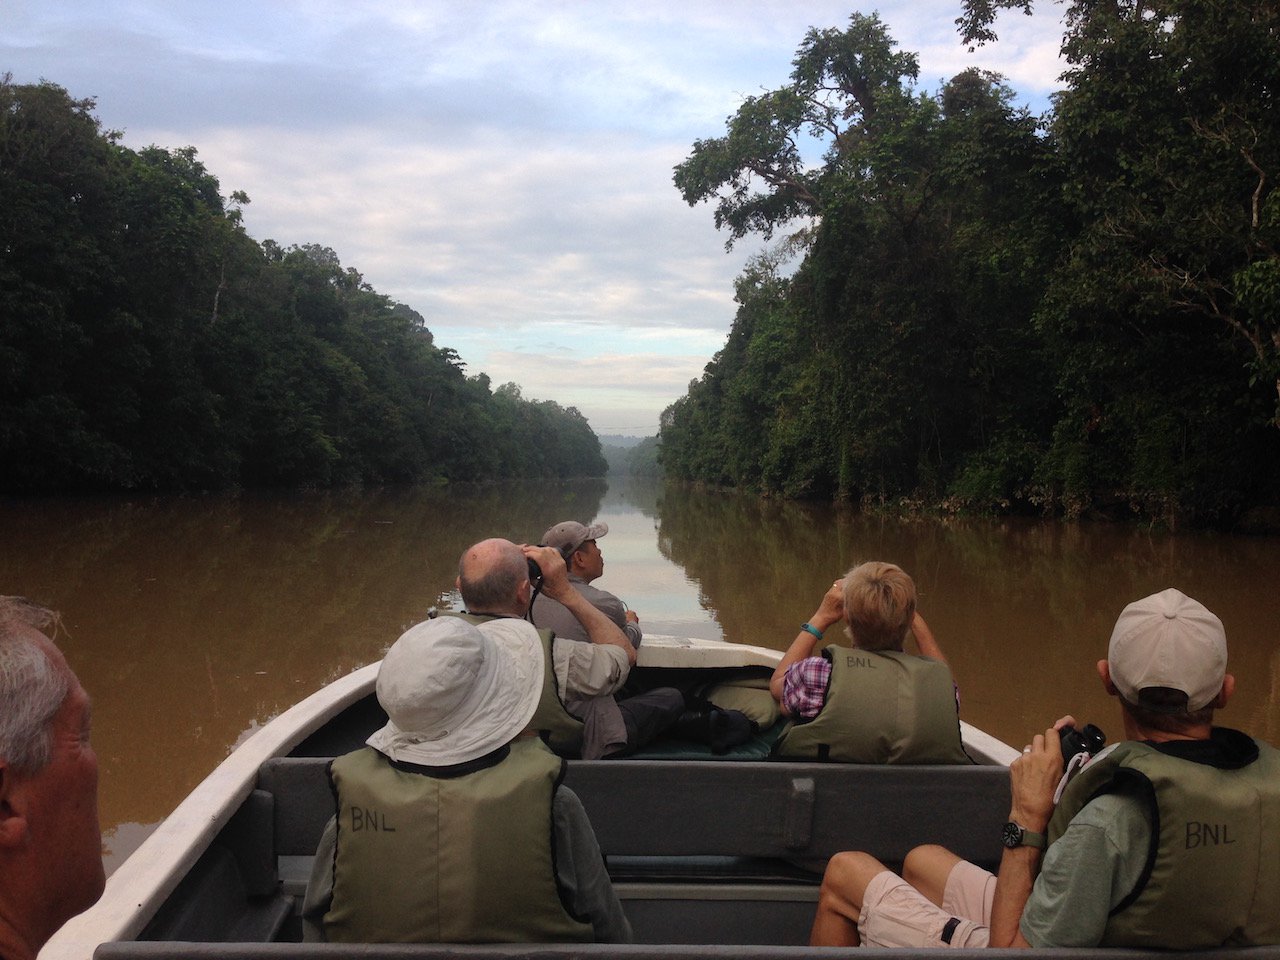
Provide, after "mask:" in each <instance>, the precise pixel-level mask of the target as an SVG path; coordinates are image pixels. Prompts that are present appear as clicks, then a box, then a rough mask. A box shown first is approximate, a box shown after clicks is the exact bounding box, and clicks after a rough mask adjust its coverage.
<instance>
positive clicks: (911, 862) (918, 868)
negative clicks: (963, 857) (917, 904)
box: [902, 843, 960, 903]
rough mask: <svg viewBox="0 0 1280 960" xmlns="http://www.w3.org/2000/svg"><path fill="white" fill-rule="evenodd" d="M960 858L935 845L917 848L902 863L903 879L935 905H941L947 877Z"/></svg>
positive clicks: (924, 845)
mask: <svg viewBox="0 0 1280 960" xmlns="http://www.w3.org/2000/svg"><path fill="white" fill-rule="evenodd" d="M959 862H960V858H959V857H957V856H956V855H955V854H954V853H952V852H951V851H950V850H948V849H947V848H946V847H940V846H938V845H937V844H935V843H926V844H923V845H921V846H919V847H915V848H914V849H913V850H911V852H910V853H908V854H907V856H906V858H905V859H904V860H903V861H902V879H904V880H906V881H907V883H909V884H911V886H913V887H915V888H916V889H917V890H919V891H920V892H921V893H923V894H924V895H925V896H926V897H928V898H929V899H930V900H932V901H933V902H934V903H940V902H941V897H942V893H943V891H944V890H945V889H946V885H947V877H948V876H950V874H951V870H952V868H953V867H955V865H956V864H957V863H959Z"/></svg>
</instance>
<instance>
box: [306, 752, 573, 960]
mask: <svg viewBox="0 0 1280 960" xmlns="http://www.w3.org/2000/svg"><path fill="white" fill-rule="evenodd" d="M562 768H563V761H562V760H561V759H560V758H558V757H556V756H554V755H553V754H552V753H551V752H550V751H549V750H548V749H547V748H546V747H545V746H544V745H543V744H542V743H541V742H540V741H537V740H533V739H526V740H521V741H516V742H514V743H512V744H511V746H510V753H509V755H508V756H507V757H506V758H505V759H503V760H502V761H501V762H499V763H497V764H496V765H494V766H490V767H486V768H484V769H481V770H477V771H475V772H472V773H467V774H463V775H460V776H456V777H438V776H431V775H429V774H426V773H420V772H417V771H416V770H415V771H412V772H411V771H407V770H404V769H399V768H397V767H396V766H394V765H392V763H391V762H390V761H389V760H388V759H387V758H386V757H385V756H383V755H382V754H381V753H379V752H378V751H376V750H374V749H373V748H371V747H365V748H363V749H361V750H357V751H355V752H354V753H349V754H346V755H345V756H342V757H338V758H337V759H336V760H334V761H333V763H332V765H331V766H330V776H331V777H332V780H333V786H334V792H335V796H336V797H337V804H338V815H337V828H338V842H337V852H336V854H335V856H334V870H333V902H332V905H331V906H330V908H329V911H328V913H327V914H325V918H324V927H325V936H326V937H327V938H328V939H329V940H330V941H336V942H343V943H441V942H444V943H454V942H456V943H513V942H526V941H534V942H563V941H589V940H591V939H592V929H591V925H590V924H588V923H583V922H579V921H577V920H575V919H573V918H572V917H570V916H569V914H568V913H567V911H566V910H565V907H564V904H563V903H562V901H561V899H560V893H559V890H558V888H557V886H556V881H555V864H554V861H553V857H552V837H551V817H552V813H551V804H552V797H553V794H554V791H555V788H556V784H557V783H558V781H559V780H560V777H561V771H562ZM417 769H419V770H421V769H425V768H417Z"/></svg>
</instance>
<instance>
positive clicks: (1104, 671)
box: [1098, 660, 1120, 697]
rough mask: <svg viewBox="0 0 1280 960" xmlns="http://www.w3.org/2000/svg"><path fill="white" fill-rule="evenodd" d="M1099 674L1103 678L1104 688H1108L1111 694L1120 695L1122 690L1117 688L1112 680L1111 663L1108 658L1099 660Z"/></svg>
mask: <svg viewBox="0 0 1280 960" xmlns="http://www.w3.org/2000/svg"><path fill="white" fill-rule="evenodd" d="M1098 676H1099V677H1101V678H1102V689H1104V690H1106V691H1107V693H1108V694H1109V695H1110V696H1113V697H1118V696H1120V691H1119V690H1117V689H1116V685H1115V684H1114V683H1112V682H1111V664H1110V663H1108V662H1107V661H1106V660H1099V661H1098Z"/></svg>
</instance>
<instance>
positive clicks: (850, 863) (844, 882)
mask: <svg viewBox="0 0 1280 960" xmlns="http://www.w3.org/2000/svg"><path fill="white" fill-rule="evenodd" d="M887 869H888V868H887V867H886V866H885V865H884V864H883V863H881V862H880V861H879V860H877V859H876V858H875V857H873V856H871V855H870V854H868V853H862V852H860V851H853V850H847V851H845V852H844V853H837V854H836V855H835V856H834V857H832V858H831V860H830V861H828V863H827V869H826V872H825V873H823V875H822V887H821V888H820V889H819V890H818V910H817V913H816V914H814V917H813V930H812V931H811V932H810V934H809V945H810V946H812V947H856V946H858V943H859V941H858V917H859V916H861V913H862V901H863V897H864V895H865V894H866V892H867V884H869V883H870V882H871V879H872V878H873V877H874V876H875V875H876V874H878V873H883V872H884V871H885V870H887Z"/></svg>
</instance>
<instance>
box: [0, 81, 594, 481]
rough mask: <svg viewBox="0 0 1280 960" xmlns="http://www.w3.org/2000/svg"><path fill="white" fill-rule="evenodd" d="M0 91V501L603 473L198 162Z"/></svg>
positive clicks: (402, 310)
mask: <svg viewBox="0 0 1280 960" xmlns="http://www.w3.org/2000/svg"><path fill="white" fill-rule="evenodd" d="M93 109H94V102H93V101H92V100H75V99H72V98H71V97H70V96H69V95H68V93H67V92H66V91H65V90H63V89H62V88H61V87H58V86H56V85H54V84H52V83H40V84H35V85H17V84H14V83H13V82H12V81H11V79H10V78H8V77H3V78H0V491H5V492H18V493H22V492H34V491H40V492H46V491H58V490H77V489H214V488H224V487H234V486H260V485H311V486H324V485H330V484H345V483H376V482H386V481H448V480H491V479H499V478H511V477H548V478H563V477H574V476H602V475H603V474H604V472H605V463H604V459H603V457H602V456H601V454H600V446H599V442H598V441H597V439H596V437H595V434H594V433H593V432H592V431H591V428H590V426H589V425H588V423H587V421H586V419H585V418H584V417H583V416H582V415H581V414H580V413H579V412H578V411H577V410H576V409H574V408H572V407H570V408H567V409H566V408H563V407H561V406H559V405H558V404H556V403H553V402H550V401H532V400H525V399H523V398H522V397H521V395H520V390H519V388H518V387H515V385H508V386H507V387H502V388H499V390H497V391H492V390H491V389H490V386H489V380H488V378H487V377H485V376H484V375H483V374H481V375H478V376H472V377H468V376H467V375H466V374H465V372H464V367H465V365H464V364H463V363H462V361H461V359H460V358H459V357H458V355H457V353H455V352H454V351H453V350H451V349H449V348H447V347H441V346H439V345H437V344H436V343H435V341H434V338H433V337H432V335H431V332H430V330H428V328H427V326H426V323H425V321H424V319H423V317H421V316H420V315H419V314H417V313H416V312H414V311H413V310H412V309H410V308H409V307H407V306H405V305H404V304H400V303H396V302H394V301H392V300H391V299H390V298H388V297H386V296H384V295H382V294H379V293H378V292H377V291H375V290H374V289H373V288H372V287H371V286H370V285H369V284H368V283H366V282H365V281H364V278H363V277H362V276H361V275H360V273H359V272H358V271H357V270H355V269H354V268H352V267H344V266H343V265H342V263H341V262H340V261H339V257H338V254H337V253H335V252H334V251H333V250H331V249H328V248H327V247H322V246H317V245H314V244H302V245H293V246H290V247H287V248H286V247H282V246H281V245H279V244H277V243H275V242H274V241H271V240H267V241H265V242H263V243H261V244H259V243H257V242H256V241H254V240H253V239H252V238H250V237H249V236H248V235H247V234H246V233H245V231H244V228H243V226H242V224H241V213H240V211H241V208H242V207H243V206H244V205H245V204H246V203H248V202H249V199H248V197H246V196H245V195H244V194H242V193H233V194H232V195H231V197H230V198H229V201H228V200H225V199H224V198H223V197H222V195H221V192H220V185H219V183H218V180H217V178H216V177H214V176H213V175H212V174H211V173H210V172H209V171H208V170H207V169H206V168H205V167H204V165H203V164H202V163H201V162H200V160H199V158H198V155H197V152H196V150H195V149H194V148H192V147H184V148H181V149H176V150H168V149H163V148H161V147H157V146H151V147H147V148H146V149H144V150H140V151H134V150H130V149H127V148H125V147H123V146H122V145H121V144H120V142H119V139H120V138H119V136H118V135H116V134H115V133H113V132H111V131H103V130H102V129H101V127H100V124H99V122H98V120H97V119H96V118H95V117H94V115H93Z"/></svg>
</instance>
